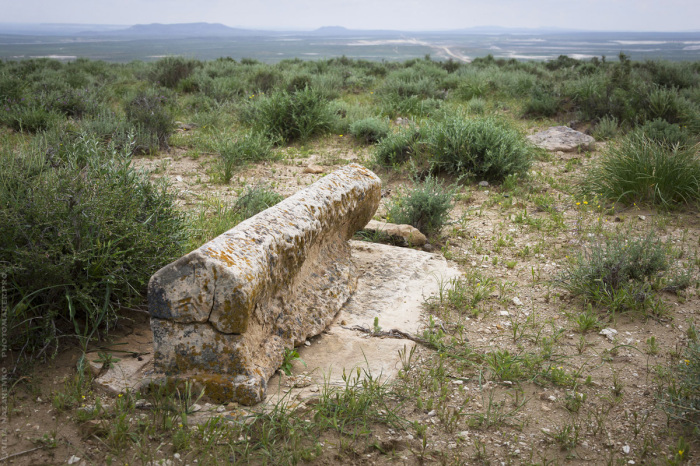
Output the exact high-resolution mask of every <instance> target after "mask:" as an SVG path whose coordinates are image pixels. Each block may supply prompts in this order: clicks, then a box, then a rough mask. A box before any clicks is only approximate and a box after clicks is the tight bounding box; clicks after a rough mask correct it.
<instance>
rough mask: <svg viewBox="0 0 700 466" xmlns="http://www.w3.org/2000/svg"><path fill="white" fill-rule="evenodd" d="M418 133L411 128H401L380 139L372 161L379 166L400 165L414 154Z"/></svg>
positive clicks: (418, 137)
mask: <svg viewBox="0 0 700 466" xmlns="http://www.w3.org/2000/svg"><path fill="white" fill-rule="evenodd" d="M419 140H420V131H419V130H418V129H417V128H415V127H412V126H409V127H403V128H401V129H399V131H397V132H395V133H389V134H388V135H387V136H386V137H385V138H383V139H381V140H380V141H379V143H378V144H377V146H376V148H375V150H374V161H375V162H376V163H378V164H380V165H384V166H390V165H398V164H402V163H404V162H406V161H408V159H410V158H411V156H412V155H413V154H415V153H416V150H417V149H416V148H417V145H418V141H419Z"/></svg>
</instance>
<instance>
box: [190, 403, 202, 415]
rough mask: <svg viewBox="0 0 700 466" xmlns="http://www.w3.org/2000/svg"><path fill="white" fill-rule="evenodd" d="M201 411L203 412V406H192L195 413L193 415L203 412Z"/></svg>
mask: <svg viewBox="0 0 700 466" xmlns="http://www.w3.org/2000/svg"><path fill="white" fill-rule="evenodd" d="M201 410H202V406H201V405H198V404H197V403H195V404H193V405H192V412H193V413H196V412H197V411H201Z"/></svg>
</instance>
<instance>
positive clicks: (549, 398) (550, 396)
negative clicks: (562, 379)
mask: <svg viewBox="0 0 700 466" xmlns="http://www.w3.org/2000/svg"><path fill="white" fill-rule="evenodd" d="M547 399H548V400H549V401H552V402H554V401H557V397H556V396H554V395H549V396H548V397H547Z"/></svg>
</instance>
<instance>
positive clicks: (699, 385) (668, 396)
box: [661, 327, 700, 429]
mask: <svg viewBox="0 0 700 466" xmlns="http://www.w3.org/2000/svg"><path fill="white" fill-rule="evenodd" d="M691 328H692V329H695V327H691ZM696 331H697V330H696ZM673 374H674V375H675V377H674V383H671V384H669V387H668V389H667V390H666V392H665V393H664V394H663V396H662V397H661V407H662V408H663V410H664V411H665V412H666V414H667V415H668V416H669V418H671V419H674V420H676V421H679V422H681V423H682V424H684V425H686V426H691V427H694V428H695V429H698V428H700V342H698V340H697V338H696V339H695V340H693V339H691V340H690V341H689V342H688V346H687V347H686V348H685V350H684V351H683V356H682V359H681V361H680V363H679V364H678V365H677V366H676V367H675V368H674V370H673Z"/></svg>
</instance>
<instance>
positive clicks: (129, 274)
mask: <svg viewBox="0 0 700 466" xmlns="http://www.w3.org/2000/svg"><path fill="white" fill-rule="evenodd" d="M67 144H68V145H69V147H68V148H66V149H65V150H64V151H63V152H62V153H60V154H56V155H54V157H53V158H51V157H50V154H47V153H46V151H45V149H44V148H43V147H42V146H39V147H38V148H36V149H35V150H34V151H33V152H27V153H13V152H10V151H9V150H7V149H6V150H4V151H3V152H2V153H0V157H1V158H2V160H1V163H0V205H1V206H0V268H1V269H2V272H3V273H6V274H7V276H8V279H7V283H8V287H9V289H8V300H9V312H8V320H9V322H8V326H9V335H10V337H11V341H10V345H11V347H16V348H21V347H22V346H23V345H25V344H26V349H27V351H28V352H29V353H31V351H32V350H42V349H43V350H46V349H47V348H48V347H50V346H51V345H52V344H54V343H57V342H58V338H59V336H64V335H71V334H75V333H79V334H83V335H86V334H89V333H91V332H92V330H93V329H95V328H97V327H98V326H99V327H101V328H106V329H109V328H111V326H112V325H113V324H114V322H115V320H116V318H117V315H116V309H117V308H118V307H119V306H128V305H129V304H130V303H131V302H132V301H133V300H134V299H139V300H140V299H142V298H143V293H144V292H145V289H146V284H147V282H148V279H149V278H150V276H151V275H152V274H153V273H154V272H155V271H157V270H158V269H159V268H160V267H161V266H163V265H164V264H166V263H167V262H169V261H171V260H173V259H174V258H176V257H177V256H178V255H179V254H180V253H181V249H180V248H181V246H182V240H183V234H182V232H183V231H184V229H183V227H184V225H183V222H182V219H181V216H180V214H179V213H178V211H177V210H176V208H175V204H174V197H173V196H172V195H171V194H170V193H168V191H167V190H166V187H165V186H164V185H162V184H154V183H153V182H151V181H150V180H149V178H148V176H147V175H146V174H144V173H141V172H138V171H136V170H135V169H134V168H132V167H131V158H130V150H128V149H126V150H124V151H117V150H116V149H114V148H113V147H109V146H105V145H103V144H100V143H99V142H98V141H97V140H96V139H94V138H92V137H90V136H86V135H83V136H80V137H78V138H75V139H74V140H68V141H67ZM29 353H24V355H25V356H26V355H27V354H29Z"/></svg>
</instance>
